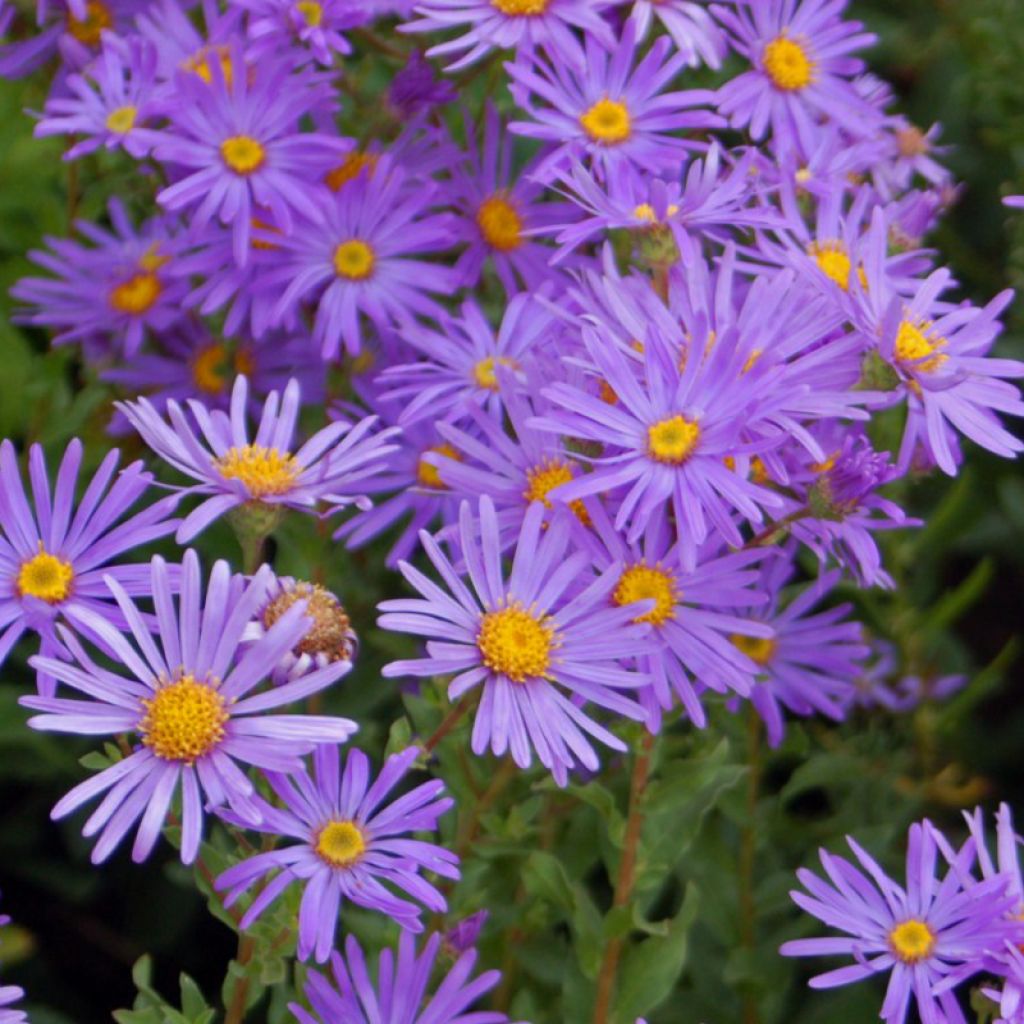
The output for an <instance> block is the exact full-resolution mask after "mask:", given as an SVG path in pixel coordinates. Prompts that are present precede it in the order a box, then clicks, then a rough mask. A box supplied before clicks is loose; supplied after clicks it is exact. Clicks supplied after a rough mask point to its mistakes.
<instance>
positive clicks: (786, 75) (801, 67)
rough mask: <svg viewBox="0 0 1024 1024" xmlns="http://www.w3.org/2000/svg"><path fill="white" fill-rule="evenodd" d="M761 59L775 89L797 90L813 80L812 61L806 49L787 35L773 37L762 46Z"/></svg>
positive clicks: (804, 87)
mask: <svg viewBox="0 0 1024 1024" xmlns="http://www.w3.org/2000/svg"><path fill="white" fill-rule="evenodd" d="M761 59H762V62H763V63H764V69H765V71H766V72H767V74H768V77H769V78H770V79H771V80H772V84H773V85H774V86H775V88H776V89H782V90H783V91H784V92H797V91H798V90H800V89H806V88H807V86H809V85H810V84H811V82H813V81H814V62H813V61H812V60H811V58H810V57H809V56H808V55H807V51H806V50H805V49H804V48H803V47H802V46H801V45H800V44H799V43H798V42H797V41H796V40H795V39H790V38H789V37H788V36H785V35H782V36H778V37H777V38H775V39H773V40H772V41H771V42H770V43H769V44H768V45H767V46H766V47H765V48H764V53H763V55H762V57H761Z"/></svg>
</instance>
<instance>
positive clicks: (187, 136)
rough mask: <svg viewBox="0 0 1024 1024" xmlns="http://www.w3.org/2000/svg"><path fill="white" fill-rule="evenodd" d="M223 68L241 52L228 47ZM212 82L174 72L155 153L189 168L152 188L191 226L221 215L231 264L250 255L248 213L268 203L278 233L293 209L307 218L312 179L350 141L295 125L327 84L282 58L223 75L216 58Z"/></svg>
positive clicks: (288, 225) (235, 63)
mask: <svg viewBox="0 0 1024 1024" xmlns="http://www.w3.org/2000/svg"><path fill="white" fill-rule="evenodd" d="M229 54H230V61H231V64H230V66H231V67H235V68H241V67H242V66H243V63H242V56H241V52H240V51H239V50H238V49H237V48H235V49H232V50H230V51H229ZM210 67H211V72H210V80H209V81H208V82H207V81H206V80H204V79H203V78H202V77H200V76H199V75H194V74H191V73H189V72H187V71H180V72H179V73H178V77H177V87H178V90H179V93H180V97H179V101H178V102H177V103H175V104H173V105H172V106H171V109H170V124H169V126H168V128H167V129H166V130H165V131H164V133H163V139H162V141H161V142H160V143H159V144H158V145H157V146H156V148H155V150H154V153H153V155H154V156H155V157H156V159H157V160H160V161H161V162H163V163H166V164H171V165H174V166H176V167H180V168H184V169H185V170H186V171H187V173H186V174H185V175H184V176H183V177H182V178H181V179H180V180H178V181H175V182H174V184H172V185H169V186H167V188H165V189H163V190H162V191H161V192H160V194H159V195H158V196H157V200H158V201H159V203H160V204H161V205H162V206H164V207H166V208H167V209H168V210H187V211H189V219H190V222H191V225H192V227H193V228H194V229H196V230H201V229H202V228H203V226H204V225H205V224H207V223H209V221H210V220H211V219H212V218H213V217H215V216H219V218H220V220H221V221H222V222H223V223H225V224H230V225H231V227H232V232H233V241H234V258H235V263H237V264H238V265H239V266H244V265H245V264H246V263H247V262H248V260H249V255H250V248H251V246H250V243H251V240H252V233H253V227H252V222H253V218H254V216H255V215H256V213H257V211H259V210H268V211H270V213H271V214H272V216H273V219H274V223H275V225H276V226H277V227H278V228H279V229H280V230H282V231H285V232H288V231H291V230H292V226H293V214H294V213H300V214H302V215H304V216H305V217H307V218H315V217H316V215H317V210H316V206H315V205H314V203H313V202H312V200H311V199H310V197H309V193H310V191H311V185H312V183H313V182H314V181H317V180H319V179H320V178H321V177H322V176H323V175H324V174H325V173H326V172H327V171H328V170H329V169H330V167H331V166H332V164H334V163H335V162H337V160H338V159H339V157H340V155H341V154H343V153H344V152H345V151H346V150H347V149H348V148H349V147H350V143H349V142H347V141H345V140H343V139H340V138H337V137H332V136H328V135H323V134H319V133H315V132H302V131H299V122H300V120H301V119H302V118H303V117H304V116H306V115H308V114H310V113H311V112H312V111H314V110H316V109H318V108H320V107H322V106H323V104H324V101H325V99H327V97H328V96H329V95H330V89H329V87H328V85H327V83H326V82H323V81H320V80H316V79H313V78H311V77H310V76H309V75H305V74H298V75H296V74H291V73H290V69H289V68H288V67H287V66H286V65H284V64H280V63H279V64H270V65H266V64H264V65H263V66H261V67H260V69H259V72H258V73H254V74H253V75H252V76H251V80H250V76H249V75H246V74H242V73H241V72H235V73H233V74H232V75H231V76H230V81H228V79H227V76H226V74H225V71H224V68H223V67H222V65H221V63H220V61H212V62H211V64H210Z"/></svg>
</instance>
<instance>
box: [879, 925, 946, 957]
mask: <svg viewBox="0 0 1024 1024" xmlns="http://www.w3.org/2000/svg"><path fill="white" fill-rule="evenodd" d="M889 948H890V949H891V950H892V951H893V955H894V956H895V957H896V958H897V959H898V960H901V961H902V962H903V963H905V964H916V963H920V962H921V961H922V960H927V959H928V957H930V956H931V955H932V950H934V949H935V932H933V931H932V930H931V928H929V927H928V925H927V924H925V922H924V921H919V920H918V919H917V918H913V917H912V918H911V919H910V920H909V921H903V922H902V923H901V924H898V925H896V927H895V928H893V930H892V931H891V932H889Z"/></svg>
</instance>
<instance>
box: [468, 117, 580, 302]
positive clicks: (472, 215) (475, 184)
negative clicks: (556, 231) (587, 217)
mask: <svg viewBox="0 0 1024 1024" xmlns="http://www.w3.org/2000/svg"><path fill="white" fill-rule="evenodd" d="M465 124H466V136H467V140H468V143H467V157H466V161H465V163H460V164H457V165H456V166H455V167H454V168H453V169H452V183H451V186H450V188H451V194H452V196H453V198H454V200H455V202H456V203H457V204H458V206H459V207H460V208H461V210H462V211H463V213H464V214H465V220H464V222H463V223H462V224H461V225H460V227H463V228H464V230H463V232H462V234H463V240H464V241H465V242H467V243H468V247H467V249H466V250H465V252H463V253H462V255H461V256H459V259H458V261H457V262H456V264H455V269H456V270H457V271H458V272H459V273H460V274H461V276H462V280H463V284H464V286H466V287H472V286H474V285H476V283H477V282H478V281H479V280H480V275H481V273H482V271H483V268H484V266H485V264H487V263H488V261H489V262H490V264H491V266H493V268H494V272H495V273H496V274H497V275H498V279H499V280H500V281H501V283H502V285H503V287H504V288H505V292H506V293H507V294H508V295H513V294H515V293H516V292H517V291H519V288H520V282H521V283H522V286H523V287H525V289H526V290H528V291H531V292H536V291H537V290H538V289H539V288H540V287H541V286H542V285H543V284H544V282H545V281H547V280H548V279H550V278H551V276H552V271H551V269H550V268H549V266H548V264H549V262H550V259H551V255H552V252H551V249H550V248H548V247H547V246H546V245H543V244H541V243H539V242H538V241H536V240H535V238H534V236H536V235H538V234H545V233H547V231H548V230H549V228H550V226H551V225H552V224H555V223H558V222H561V221H564V220H565V219H566V218H571V217H572V215H573V210H572V207H571V206H570V205H569V204H568V203H552V202H540V199H541V197H542V196H544V193H545V190H544V188H543V186H541V185H540V184H539V183H538V182H536V181H534V180H532V179H533V171H534V168H535V167H536V166H537V160H534V161H531V162H530V163H529V164H527V165H526V166H524V167H523V168H521V169H520V170H519V171H517V172H516V173H515V175H514V176H513V172H512V167H511V161H512V156H513V152H514V148H515V147H514V142H515V140H514V139H512V138H511V137H510V136H509V135H508V134H507V132H506V131H505V126H504V124H503V123H502V120H501V117H500V115H499V114H498V112H497V110H495V108H494V107H493V106H491V105H490V104H488V106H487V110H486V115H485V120H484V133H483V152H482V153H479V152H478V149H477V133H476V129H475V127H474V125H473V122H472V121H471V120H470V119H469V118H468V117H467V118H466V119H465ZM513 178H514V180H513Z"/></svg>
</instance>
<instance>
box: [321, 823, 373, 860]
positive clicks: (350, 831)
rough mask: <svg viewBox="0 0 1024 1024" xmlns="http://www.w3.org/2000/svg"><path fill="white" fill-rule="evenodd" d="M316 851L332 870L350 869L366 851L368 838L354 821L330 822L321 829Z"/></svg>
mask: <svg viewBox="0 0 1024 1024" xmlns="http://www.w3.org/2000/svg"><path fill="white" fill-rule="evenodd" d="M315 849H316V852H317V856H318V857H320V859H321V860H324V861H326V862H327V863H328V864H330V866H331V867H332V868H350V867H352V865H353V864H355V862H356V861H357V860H359V858H360V857H362V855H363V853H364V852H365V851H366V837H365V836H364V835H363V831H362V829H361V828H360V827H359V826H358V825H357V824H356V823H355V822H354V821H329V822H328V823H327V824H326V825H324V827H323V828H322V829H320V832H319V834H318V835H317V837H316V846H315Z"/></svg>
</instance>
